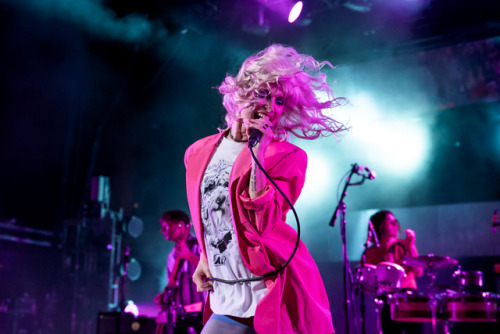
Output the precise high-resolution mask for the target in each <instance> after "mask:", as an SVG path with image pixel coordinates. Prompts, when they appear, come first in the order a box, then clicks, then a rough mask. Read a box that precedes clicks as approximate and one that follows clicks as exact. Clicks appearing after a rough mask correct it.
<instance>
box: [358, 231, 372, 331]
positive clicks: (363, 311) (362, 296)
mask: <svg viewBox="0 0 500 334" xmlns="http://www.w3.org/2000/svg"><path fill="white" fill-rule="evenodd" d="M371 233H372V232H371V230H370V229H368V238H366V242H365V243H364V244H363V248H364V250H363V254H361V269H363V267H364V266H365V263H366V250H367V249H368V240H369V239H370V236H371ZM356 278H357V280H358V288H359V279H360V277H359V276H356ZM359 297H360V299H361V305H360V311H361V333H363V334H366V317H365V314H366V306H365V292H364V291H363V289H362V288H360V289H359Z"/></svg>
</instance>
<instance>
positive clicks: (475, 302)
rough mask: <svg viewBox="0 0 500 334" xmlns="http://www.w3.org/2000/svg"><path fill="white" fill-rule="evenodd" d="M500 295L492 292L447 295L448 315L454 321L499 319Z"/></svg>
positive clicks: (489, 320)
mask: <svg viewBox="0 0 500 334" xmlns="http://www.w3.org/2000/svg"><path fill="white" fill-rule="evenodd" d="M498 300H499V296H498V295H497V294H494V293H490V292H483V293H480V294H470V293H461V294H458V295H448V296H445V299H444V303H445V305H446V307H445V310H446V317H447V319H448V320H449V321H452V322H495V321H497V312H498Z"/></svg>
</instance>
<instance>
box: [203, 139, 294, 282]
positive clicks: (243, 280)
mask: <svg viewBox="0 0 500 334" xmlns="http://www.w3.org/2000/svg"><path fill="white" fill-rule="evenodd" d="M249 150H250V154H251V155H252V158H253V160H254V161H255V163H256V164H257V166H259V169H260V170H261V171H262V172H263V173H264V175H265V176H266V177H267V179H268V180H269V181H271V183H272V184H273V185H274V186H275V187H276V189H277V190H278V191H279V192H280V194H281V195H282V196H283V198H284V199H285V200H286V201H287V203H288V205H290V208H291V209H292V211H293V214H294V216H295V220H296V222H297V240H296V241H295V248H294V249H293V251H292V253H291V255H290V257H289V258H288V260H286V262H285V263H284V264H283V265H281V267H279V268H278V269H275V270H271V271H269V272H267V273H265V274H263V275H262V276H256V277H251V278H241V279H237V280H225V279H222V278H217V277H207V278H206V279H205V282H206V281H217V282H220V283H226V284H235V283H246V282H256V281H260V280H263V279H265V278H268V277H270V276H275V275H277V274H279V273H280V272H282V271H283V269H285V267H286V266H287V265H288V264H289V263H290V261H292V258H293V257H294V256H295V253H296V252H297V248H299V243H300V221H299V216H298V215H297V211H295V207H294V206H293V204H292V202H291V201H290V199H289V198H288V197H287V196H286V195H285V193H284V192H283V190H281V188H280V187H278V185H277V184H276V182H274V180H273V179H272V178H271V176H269V174H267V172H266V171H265V170H264V168H263V167H262V165H261V164H260V162H259V160H257V157H256V156H255V153H253V150H252V149H251V148H249Z"/></svg>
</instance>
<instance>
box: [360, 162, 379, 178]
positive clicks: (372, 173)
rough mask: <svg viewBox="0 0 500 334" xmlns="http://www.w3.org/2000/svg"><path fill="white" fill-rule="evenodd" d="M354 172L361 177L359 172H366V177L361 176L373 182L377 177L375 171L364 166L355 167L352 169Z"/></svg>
mask: <svg viewBox="0 0 500 334" xmlns="http://www.w3.org/2000/svg"><path fill="white" fill-rule="evenodd" d="M354 172H355V173H356V174H358V175H361V174H360V173H361V172H367V175H361V176H364V177H366V178H368V179H370V180H373V179H375V178H376V177H377V173H375V171H372V170H370V168H368V167H366V166H360V165H356V166H355V167H354Z"/></svg>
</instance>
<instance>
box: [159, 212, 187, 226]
mask: <svg viewBox="0 0 500 334" xmlns="http://www.w3.org/2000/svg"><path fill="white" fill-rule="evenodd" d="M163 221H165V222H172V221H175V222H178V221H179V222H184V224H190V223H191V219H190V218H189V216H188V215H187V214H186V213H185V212H184V211H181V210H171V211H165V212H164V213H163V214H162V215H161V217H160V223H161V222H163Z"/></svg>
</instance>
